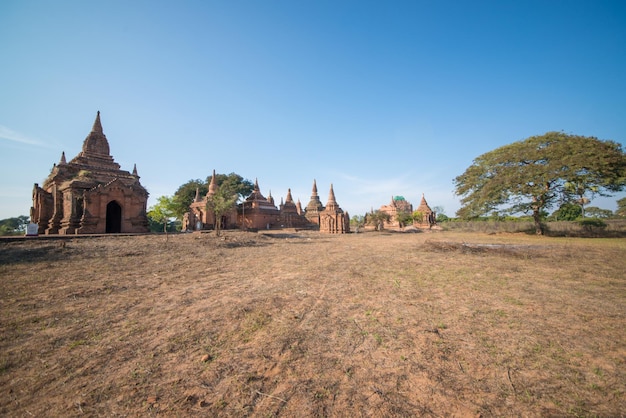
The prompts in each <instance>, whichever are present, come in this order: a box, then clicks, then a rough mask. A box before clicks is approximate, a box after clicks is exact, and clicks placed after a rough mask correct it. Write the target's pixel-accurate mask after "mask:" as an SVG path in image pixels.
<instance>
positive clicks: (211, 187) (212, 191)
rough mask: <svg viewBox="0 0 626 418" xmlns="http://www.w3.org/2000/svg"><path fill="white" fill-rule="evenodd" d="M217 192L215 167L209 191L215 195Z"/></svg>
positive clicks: (209, 193)
mask: <svg viewBox="0 0 626 418" xmlns="http://www.w3.org/2000/svg"><path fill="white" fill-rule="evenodd" d="M215 193H217V183H216V181H215V169H213V175H212V176H211V183H210V184H209V192H208V193H207V194H208V195H209V196H213V195H214V194H215Z"/></svg>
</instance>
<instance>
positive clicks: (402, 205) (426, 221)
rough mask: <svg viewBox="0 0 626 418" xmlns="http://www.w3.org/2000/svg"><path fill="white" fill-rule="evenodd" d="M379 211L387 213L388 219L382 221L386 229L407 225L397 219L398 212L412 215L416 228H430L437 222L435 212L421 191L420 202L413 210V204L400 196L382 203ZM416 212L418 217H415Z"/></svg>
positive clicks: (400, 227)
mask: <svg viewBox="0 0 626 418" xmlns="http://www.w3.org/2000/svg"><path fill="white" fill-rule="evenodd" d="M379 211H380V212H383V213H386V214H387V215H389V220H386V221H385V223H384V226H385V228H388V229H402V228H404V227H405V226H407V225H403V224H402V223H401V222H400V220H399V219H398V215H400V214H411V215H413V221H412V225H413V226H414V227H417V228H431V227H432V226H433V225H435V224H436V223H437V222H436V213H435V212H433V210H432V209H431V208H430V206H428V203H427V202H426V199H425V198H424V194H423V193H422V199H421V201H420V204H419V206H418V207H417V209H415V211H413V205H412V204H411V203H409V202H408V201H407V200H406V199H405V198H404V197H402V196H395V197H392V198H391V202H390V203H389V204H388V205H382V206H381V207H380V209H379ZM418 213H419V214H420V218H419V219H415V215H416V214H418Z"/></svg>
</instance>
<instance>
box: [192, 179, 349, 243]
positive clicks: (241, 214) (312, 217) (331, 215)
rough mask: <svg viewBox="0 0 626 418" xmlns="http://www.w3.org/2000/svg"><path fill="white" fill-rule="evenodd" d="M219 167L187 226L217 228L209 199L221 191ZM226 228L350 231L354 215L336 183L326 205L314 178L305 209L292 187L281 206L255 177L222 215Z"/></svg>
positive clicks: (339, 232)
mask: <svg viewBox="0 0 626 418" xmlns="http://www.w3.org/2000/svg"><path fill="white" fill-rule="evenodd" d="M215 178H216V176H215V170H213V176H212V177H211V182H210V184H209V190H208V192H207V194H206V195H205V196H202V197H201V196H199V192H198V191H197V190H196V196H195V198H194V200H193V202H192V203H191V205H190V206H189V212H188V213H186V214H185V216H184V219H183V230H186V231H194V230H195V231H199V230H210V229H214V228H215V214H214V213H213V212H212V211H211V210H210V209H209V207H210V205H208V200H209V199H210V198H211V196H214V195H215V194H216V193H217V190H218V186H217V184H216V183H215ZM222 227H223V228H224V229H232V228H242V229H249V230H263V229H276V228H299V229H318V228H319V230H320V231H322V232H327V233H333V234H343V233H347V232H349V231H350V218H349V215H348V213H344V211H343V210H342V209H341V208H340V207H339V205H338V204H337V201H336V200H335V193H334V191H333V187H332V185H331V186H330V194H329V196H328V204H327V205H326V207H324V206H323V205H322V202H321V201H320V199H319V196H318V195H317V185H316V183H315V180H314V181H313V196H312V197H311V202H309V205H307V208H306V209H305V210H304V211H303V210H302V204H301V203H300V201H299V200H298V202H297V203H295V202H294V200H293V197H292V195H291V189H288V190H287V196H286V198H285V199H284V200H283V199H282V198H281V203H280V206H279V207H276V205H275V204H274V198H273V197H272V194H271V192H269V194H268V197H265V196H263V194H262V193H261V190H260V188H259V181H258V180H255V182H254V189H253V190H252V193H251V194H250V196H248V197H247V198H246V200H245V201H244V202H242V203H240V204H239V205H237V206H236V207H233V209H232V210H230V211H229V212H228V213H227V214H225V215H224V216H223V217H222Z"/></svg>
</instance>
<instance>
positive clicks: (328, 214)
mask: <svg viewBox="0 0 626 418" xmlns="http://www.w3.org/2000/svg"><path fill="white" fill-rule="evenodd" d="M320 232H325V233H328V234H347V233H348V232H350V215H348V212H344V211H343V210H342V209H341V208H340V207H339V205H338V204H337V201H336V200H335V192H334V190H333V185H332V184H331V185H330V192H329V193H328V202H326V207H325V208H324V210H323V211H322V212H321V213H320Z"/></svg>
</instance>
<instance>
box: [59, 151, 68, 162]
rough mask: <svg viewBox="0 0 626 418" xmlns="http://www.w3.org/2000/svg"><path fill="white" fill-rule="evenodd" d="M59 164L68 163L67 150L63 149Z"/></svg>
mask: <svg viewBox="0 0 626 418" xmlns="http://www.w3.org/2000/svg"><path fill="white" fill-rule="evenodd" d="M59 164H67V160H66V159H65V151H61V160H60V161H59Z"/></svg>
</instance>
